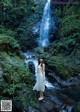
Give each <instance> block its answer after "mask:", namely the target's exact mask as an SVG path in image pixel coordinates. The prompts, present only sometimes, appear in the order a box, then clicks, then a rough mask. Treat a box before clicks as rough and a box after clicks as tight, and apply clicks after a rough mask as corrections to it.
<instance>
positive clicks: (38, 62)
mask: <svg viewBox="0 0 80 112" xmlns="http://www.w3.org/2000/svg"><path fill="white" fill-rule="evenodd" d="M40 59H43V62H40ZM40 63H41V67H43V64H44V57H41V58H39V59H38V65H39V64H40Z"/></svg>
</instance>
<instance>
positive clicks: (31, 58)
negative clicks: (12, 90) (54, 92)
mask: <svg viewBox="0 0 80 112" xmlns="http://www.w3.org/2000/svg"><path fill="white" fill-rule="evenodd" d="M24 55H25V57H26V59H27V60H26V59H25V63H26V64H28V62H32V63H33V64H34V67H35V79H37V75H38V74H37V66H38V60H37V59H34V58H33V57H32V54H31V53H30V54H29V53H24ZM28 65H29V64H28ZM45 86H46V87H47V88H48V89H49V88H54V86H53V85H52V84H51V83H50V82H48V79H47V78H46V81H45Z"/></svg>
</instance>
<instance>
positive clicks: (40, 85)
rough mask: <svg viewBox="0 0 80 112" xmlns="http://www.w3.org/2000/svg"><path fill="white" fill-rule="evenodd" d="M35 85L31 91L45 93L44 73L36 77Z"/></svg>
mask: <svg viewBox="0 0 80 112" xmlns="http://www.w3.org/2000/svg"><path fill="white" fill-rule="evenodd" d="M36 78H37V79H36V84H35V85H34V87H33V90H37V91H43V92H44V91H45V72H44V73H38V74H37V77H36Z"/></svg>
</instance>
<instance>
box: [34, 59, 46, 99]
mask: <svg viewBox="0 0 80 112" xmlns="http://www.w3.org/2000/svg"><path fill="white" fill-rule="evenodd" d="M33 90H37V91H40V97H39V98H38V100H43V99H44V96H43V92H44V90H45V64H44V58H40V59H39V64H38V67H37V80H36V84H35V86H34V87H33Z"/></svg>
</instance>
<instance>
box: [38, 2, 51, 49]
mask: <svg viewBox="0 0 80 112" xmlns="http://www.w3.org/2000/svg"><path fill="white" fill-rule="evenodd" d="M50 2H51V0H47V3H46V5H45V7H44V13H43V17H42V22H41V26H40V37H39V46H40V47H44V46H48V45H49V29H50V18H51V16H50Z"/></svg>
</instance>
